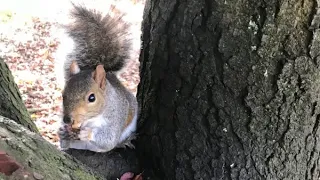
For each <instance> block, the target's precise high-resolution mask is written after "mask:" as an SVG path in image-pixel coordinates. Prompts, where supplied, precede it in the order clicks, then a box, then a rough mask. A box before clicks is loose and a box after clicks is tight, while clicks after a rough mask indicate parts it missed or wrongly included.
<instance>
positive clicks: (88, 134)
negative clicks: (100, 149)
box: [79, 127, 93, 141]
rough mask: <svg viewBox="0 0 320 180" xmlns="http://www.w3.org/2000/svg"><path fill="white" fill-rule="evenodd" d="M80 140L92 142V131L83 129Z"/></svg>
mask: <svg viewBox="0 0 320 180" xmlns="http://www.w3.org/2000/svg"><path fill="white" fill-rule="evenodd" d="M79 139H80V140H81V141H92V140H93V134H92V129H91V128H88V127H86V128H83V129H81V130H80V133H79Z"/></svg>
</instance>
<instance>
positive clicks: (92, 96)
mask: <svg viewBox="0 0 320 180" xmlns="http://www.w3.org/2000/svg"><path fill="white" fill-rule="evenodd" d="M95 100H96V97H95V96H94V94H90V96H89V98H88V101H89V102H94V101H95Z"/></svg>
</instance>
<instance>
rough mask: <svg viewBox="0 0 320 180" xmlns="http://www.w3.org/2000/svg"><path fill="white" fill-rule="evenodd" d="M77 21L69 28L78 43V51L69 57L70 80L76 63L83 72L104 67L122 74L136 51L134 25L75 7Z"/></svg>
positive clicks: (76, 47)
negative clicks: (132, 38)
mask: <svg viewBox="0 0 320 180" xmlns="http://www.w3.org/2000/svg"><path fill="white" fill-rule="evenodd" d="M73 6H74V10H73V11H71V16H72V17H73V19H74V22H73V23H71V24H70V25H67V26H65V29H66V33H67V34H68V35H69V36H70V37H71V38H72V39H73V41H74V46H75V47H74V48H73V49H74V50H73V52H72V53H70V54H68V55H67V58H68V59H67V61H66V63H65V67H66V77H67V78H68V77H69V65H70V64H71V61H72V60H76V61H77V62H78V65H79V67H80V69H81V70H84V69H94V68H95V67H96V66H97V65H99V64H103V65H104V68H105V70H106V71H118V70H120V69H121V68H122V67H123V66H124V63H125V60H126V59H128V58H129V54H130V50H131V48H132V40H131V38H130V37H131V36H130V24H129V23H127V22H125V21H124V20H123V19H122V17H123V14H121V15H114V16H111V15H109V14H107V15H106V16H104V17H103V16H102V13H101V12H97V11H95V10H89V9H86V8H84V7H82V6H80V5H74V4H73Z"/></svg>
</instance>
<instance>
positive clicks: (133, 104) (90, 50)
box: [58, 4, 138, 152]
mask: <svg viewBox="0 0 320 180" xmlns="http://www.w3.org/2000/svg"><path fill="white" fill-rule="evenodd" d="M72 5H73V10H72V11H71V16H72V17H73V18H74V22H72V23H70V24H68V25H66V26H65V27H64V28H65V32H66V34H67V36H68V37H69V38H70V39H71V40H72V42H73V43H72V45H73V47H72V48H71V49H72V50H71V52H69V53H68V54H67V56H66V59H65V63H64V67H65V79H66V82H65V86H64V89H63V91H62V98H63V120H62V124H61V126H60V128H59V131H58V136H59V138H60V148H61V149H62V150H66V149H69V148H71V149H82V150H90V151H94V152H108V151H110V150H112V149H114V148H116V147H127V146H128V147H131V148H134V145H133V144H132V143H131V140H133V139H135V136H136V134H135V131H136V126H137V118H138V103H137V100H136V97H135V96H134V95H133V94H132V93H131V92H129V91H128V90H127V89H126V88H125V87H124V86H123V85H122V84H121V82H120V81H119V79H118V78H117V76H116V74H115V73H116V72H117V71H119V70H121V69H122V68H123V66H124V65H125V61H126V60H127V59H128V58H129V51H130V48H131V39H130V33H129V27H130V25H129V24H128V23H127V22H125V21H124V20H123V19H122V16H123V14H122V15H114V16H111V15H110V14H107V15H105V16H103V15H102V13H101V12H98V11H95V10H91V9H87V8H85V7H83V6H81V5H75V4H72Z"/></svg>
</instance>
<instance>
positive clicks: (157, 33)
mask: <svg viewBox="0 0 320 180" xmlns="http://www.w3.org/2000/svg"><path fill="white" fill-rule="evenodd" d="M318 5H320V1H313V0H288V1H279V0H270V1H263V0H257V1H253V0H241V1H235V0H234V1H230V0H229V1H228V0H225V1H208V0H186V1H176V0H162V1H150V0H149V1H147V3H146V7H145V12H144V17H143V18H144V20H143V27H142V29H143V35H142V41H143V47H142V51H141V56H140V62H141V66H140V67H141V74H140V76H141V81H140V84H139V88H138V99H139V102H140V105H141V118H140V120H141V124H140V127H139V133H140V140H139V142H138V144H139V146H138V151H139V152H140V155H141V158H144V161H143V165H144V167H146V168H147V167H151V168H152V169H153V171H154V173H155V174H156V175H157V176H158V177H160V178H161V179H179V180H184V179H241V180H243V179H270V180H271V179H272V180H273V179H297V180H301V179H319V177H320V166H319V165H320V159H319V150H320V146H319V142H318V141H319V138H320V137H319V135H320V132H319V121H320V104H319V103H318V102H319V100H320V96H319V94H320V72H319V62H320V61H319V60H320V58H319V56H318V55H319V54H320V53H319V48H320V30H319V25H320V21H319V20H320V18H319V17H320V16H319V13H320V12H319V11H317V8H318Z"/></svg>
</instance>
